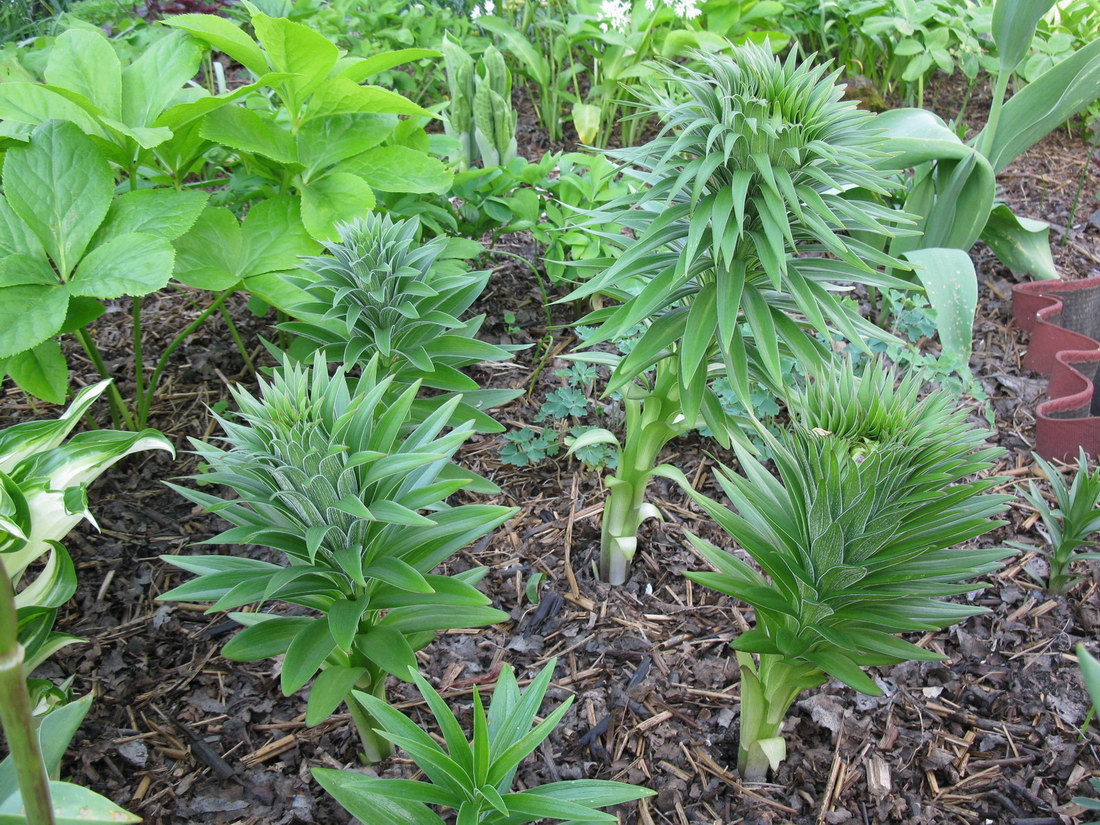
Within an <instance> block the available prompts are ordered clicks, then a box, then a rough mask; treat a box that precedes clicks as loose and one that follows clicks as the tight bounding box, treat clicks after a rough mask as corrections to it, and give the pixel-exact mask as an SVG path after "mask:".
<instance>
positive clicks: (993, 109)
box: [977, 72, 1012, 157]
mask: <svg viewBox="0 0 1100 825" xmlns="http://www.w3.org/2000/svg"><path fill="white" fill-rule="evenodd" d="M1011 75H1012V73H1011V72H1001V73H1000V74H999V75H997V82H996V84H995V85H994V87H993V104H992V105H991V106H990V107H989V120H988V121H986V124H985V129H983V130H982V142H981V143H980V144H979V145H978V147H977V149H978V151H979V152H981V153H982V154H983V155H985V156H986V157H989V149H990V147H991V146H992V145H993V139H994V137H996V134H997V127H998V126H999V125H1000V122H1001V108H1002V107H1003V106H1004V103H1005V94H1007V93H1008V81H1009V78H1010V77H1011Z"/></svg>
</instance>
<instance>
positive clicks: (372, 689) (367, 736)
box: [345, 673, 393, 765]
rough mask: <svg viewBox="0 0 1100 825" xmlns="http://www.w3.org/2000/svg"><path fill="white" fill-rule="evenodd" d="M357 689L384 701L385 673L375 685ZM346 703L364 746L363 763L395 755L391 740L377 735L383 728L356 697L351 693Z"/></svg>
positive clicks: (372, 762) (371, 762)
mask: <svg viewBox="0 0 1100 825" xmlns="http://www.w3.org/2000/svg"><path fill="white" fill-rule="evenodd" d="M365 678H366V677H365ZM357 688H358V689H359V690H362V691H363V692H364V693H369V694H371V695H372V696H376V697H378V698H379V699H382V700H383V701H384V700H385V698H386V675H385V674H384V673H383V674H381V675H380V676H379V677H378V679H377V680H375V681H374V683H373V684H364V685H362V686H358V685H357ZM345 701H346V703H347V706H348V711H350V713H351V720H352V722H354V723H355V729H356V731H358V733H359V742H360V743H361V744H362V745H363V757H362V758H363V761H364V762H365V763H366V764H368V765H372V764H374V763H375V762H381V761H382V760H384V759H388V758H389V757H390V755H391V754H392V753H393V745H391V744H390V742H389V740H387V739H383V738H382V737H381V736H379V735H378V734H377V733H375V730H376V729H378V728H381V727H382V726H381V725H380V724H379V723H378V722H377V721H375V718H374V717H373V716H371V714H370V713H369V712H368V711H367V709H366V708H365V707H363V705H361V704H360V703H359V701H358V700H357V699H356V698H355V697H354V695H352V694H350V693H349V694H348V696H347V699H346V700H345Z"/></svg>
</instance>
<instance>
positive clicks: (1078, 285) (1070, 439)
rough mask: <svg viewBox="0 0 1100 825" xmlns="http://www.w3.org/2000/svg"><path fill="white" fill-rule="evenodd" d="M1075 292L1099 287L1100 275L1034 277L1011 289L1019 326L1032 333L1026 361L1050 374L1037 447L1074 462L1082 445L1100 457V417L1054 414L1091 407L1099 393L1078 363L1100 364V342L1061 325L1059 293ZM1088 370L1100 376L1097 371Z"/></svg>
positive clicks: (1037, 424) (1037, 417) (1047, 455)
mask: <svg viewBox="0 0 1100 825" xmlns="http://www.w3.org/2000/svg"><path fill="white" fill-rule="evenodd" d="M1077 290H1100V277H1092V278H1086V279H1084V280H1081V281H1035V282H1032V283H1026V284H1017V285H1016V286H1014V287H1013V288H1012V314H1013V317H1014V318H1015V320H1016V325H1017V326H1019V327H1020V328H1021V329H1025V330H1028V331H1029V332H1030V333H1031V346H1030V347H1029V348H1028V351H1027V354H1026V355H1025V356H1024V360H1023V365H1024V367H1026V368H1027V369H1030V370H1034V371H1035V372H1040V373H1043V374H1044V375H1049V376H1050V383H1049V384H1048V386H1047V393H1046V394H1047V400H1046V401H1043V402H1042V403H1041V404H1039V406H1038V408H1037V409H1036V411H1035V412H1036V415H1035V451H1036V452H1037V453H1039V455H1041V456H1042V457H1043V458H1045V459H1047V460H1048V461H1049V460H1051V459H1060V460H1062V461H1072V460H1075V459H1076V458H1077V453H1078V450H1079V449H1080V448H1081V447H1084V448H1085V452H1087V453H1088V454H1089V455H1090V456H1092V457H1093V458H1100V416H1096V415H1089V416H1085V417H1081V418H1058V417H1056V416H1055V415H1054V414H1056V413H1058V412H1064V411H1066V410H1076V409H1081V408H1082V407H1086V408H1087V407H1089V406H1090V405H1091V404H1092V401H1093V398H1094V395H1095V392H1096V389H1095V387H1094V385H1093V382H1092V381H1091V380H1090V379H1089V378H1088V377H1086V376H1085V375H1084V374H1083V373H1082V372H1081V371H1080V370H1078V369H1077V368H1076V366H1075V365H1083V364H1092V363H1097V362H1100V341H1097V340H1096V339H1094V338H1090V337H1089V336H1088V335H1086V334H1084V333H1083V332H1081V331H1079V330H1075V329H1068V328H1066V327H1063V326H1060V325H1059V323H1058V316H1059V315H1060V314H1061V312H1062V308H1063V302H1062V299H1061V298H1060V297H1059V295H1060V294H1064V293H1067V292H1074V291H1077ZM1090 372H1091V373H1092V374H1096V373H1095V371H1094V370H1090Z"/></svg>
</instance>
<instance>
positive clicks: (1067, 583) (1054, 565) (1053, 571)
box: [1047, 542, 1078, 596]
mask: <svg viewBox="0 0 1100 825" xmlns="http://www.w3.org/2000/svg"><path fill="white" fill-rule="evenodd" d="M1075 549H1076V548H1074V547H1073V545H1072V544H1071V543H1069V542H1063V544H1062V545H1060V546H1059V547H1058V548H1057V549H1056V550H1055V551H1054V553H1052V554H1051V555H1050V556H1049V557H1048V562H1047V563H1048V565H1049V567H1050V576H1049V578H1048V579H1047V592H1048V593H1052V594H1054V595H1056V596H1064V595H1065V594H1066V593H1068V592H1069V591H1070V590H1072V589H1073V586H1074V585H1075V584H1077V581H1078V577H1077V576H1074V575H1073V574H1072V573H1070V566H1071V565H1072V564H1073V551H1074V550H1075Z"/></svg>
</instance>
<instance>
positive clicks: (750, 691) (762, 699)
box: [737, 651, 825, 782]
mask: <svg viewBox="0 0 1100 825" xmlns="http://www.w3.org/2000/svg"><path fill="white" fill-rule="evenodd" d="M737 662H738V664H739V665H740V666H741V730H740V734H741V735H740V741H739V742H738V744H737V770H738V772H740V774H741V777H742V778H743V779H745V780H746V781H748V782H763V781H764V780H765V779H767V777H768V769H769V768H773V769H774V768H775V767H776V766H778V765H779V763H780V762H782V761H783V760H784V759H785V758H786V756H787V744H786V742H785V741H784V739H783V733H782V730H783V720H784V719H785V718H786V717H787V711H788V710H790V708H791V705H793V704H794V700H795V699H797V698H798V696H799V694H801V693H802V691H804V690H808V689H809V688H813V687H817V686H819V685H822V684H824V683H825V675H824V674H823V673H822V672H821V671H820V670H819V669H818V668H817V667H815V666H813V665H811V664H809V663H808V662H799V661H793V662H792V661H790V660H788V659H785V658H784V657H783V656H779V655H776V654H771V653H764V654H761V655H760V661H759V663H757V662H756V661H755V660H754V659H753V657H752V654H749V653H744V652H742V651H738V652H737Z"/></svg>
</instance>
